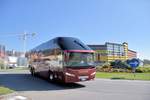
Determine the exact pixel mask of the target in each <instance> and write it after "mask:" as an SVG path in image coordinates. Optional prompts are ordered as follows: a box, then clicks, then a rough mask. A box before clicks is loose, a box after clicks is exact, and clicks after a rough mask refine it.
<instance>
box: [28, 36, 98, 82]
mask: <svg viewBox="0 0 150 100" xmlns="http://www.w3.org/2000/svg"><path fill="white" fill-rule="evenodd" d="M28 57H29V68H30V72H31V74H32V75H33V76H34V75H37V74H38V75H40V76H42V77H44V78H47V79H49V80H50V81H60V82H65V83H72V82H79V81H87V80H93V79H94V78H95V74H96V68H95V66H94V51H93V50H91V48H89V47H88V46H87V45H85V44H83V43H82V42H81V41H80V40H79V39H77V38H73V37H57V38H54V39H52V40H50V41H48V42H45V43H43V44H41V45H39V46H37V47H36V48H34V49H32V50H31V51H30V52H29V53H28Z"/></svg>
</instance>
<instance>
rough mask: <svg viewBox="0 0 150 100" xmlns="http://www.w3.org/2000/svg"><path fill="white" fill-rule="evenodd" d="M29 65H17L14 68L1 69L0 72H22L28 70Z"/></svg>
mask: <svg viewBox="0 0 150 100" xmlns="http://www.w3.org/2000/svg"><path fill="white" fill-rule="evenodd" d="M28 70H29V69H28V67H16V68H12V69H0V72H22V71H28Z"/></svg>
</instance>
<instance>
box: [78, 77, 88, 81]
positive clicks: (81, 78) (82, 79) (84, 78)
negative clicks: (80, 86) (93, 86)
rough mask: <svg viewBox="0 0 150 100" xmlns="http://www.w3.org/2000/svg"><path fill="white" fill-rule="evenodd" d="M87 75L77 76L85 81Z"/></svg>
mask: <svg viewBox="0 0 150 100" xmlns="http://www.w3.org/2000/svg"><path fill="white" fill-rule="evenodd" d="M88 78H89V77H88V76H79V79H80V80H81V81H85V80H86V79H88Z"/></svg>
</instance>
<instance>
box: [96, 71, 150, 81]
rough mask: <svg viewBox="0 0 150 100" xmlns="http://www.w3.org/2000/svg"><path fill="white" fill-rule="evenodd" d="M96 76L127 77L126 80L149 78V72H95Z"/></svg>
mask: <svg viewBox="0 0 150 100" xmlns="http://www.w3.org/2000/svg"><path fill="white" fill-rule="evenodd" d="M96 77H97V78H107V79H127V80H150V73H135V74H133V73H107V72H97V73H96Z"/></svg>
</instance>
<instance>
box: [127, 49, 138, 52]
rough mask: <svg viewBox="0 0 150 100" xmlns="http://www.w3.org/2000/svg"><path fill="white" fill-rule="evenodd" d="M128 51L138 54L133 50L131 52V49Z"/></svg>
mask: <svg viewBox="0 0 150 100" xmlns="http://www.w3.org/2000/svg"><path fill="white" fill-rule="evenodd" d="M128 51H130V52H134V53H137V52H136V51H133V50H130V49H128Z"/></svg>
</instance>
